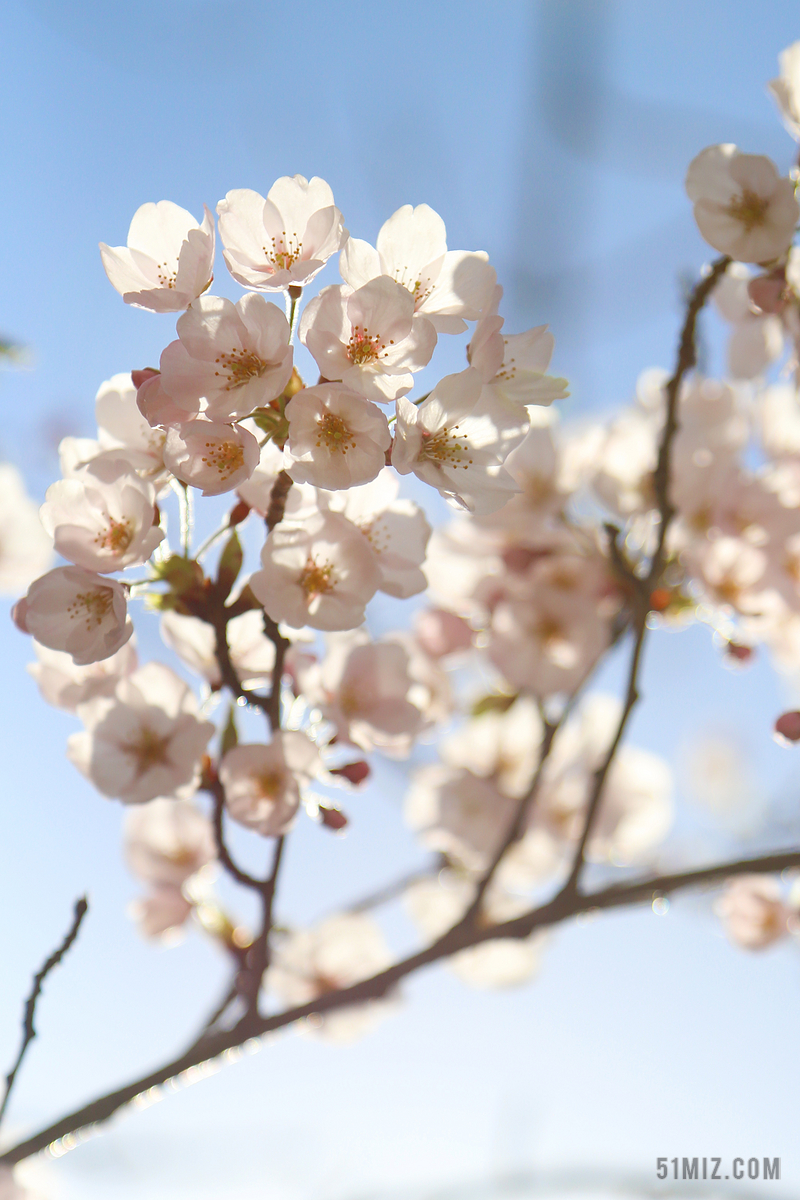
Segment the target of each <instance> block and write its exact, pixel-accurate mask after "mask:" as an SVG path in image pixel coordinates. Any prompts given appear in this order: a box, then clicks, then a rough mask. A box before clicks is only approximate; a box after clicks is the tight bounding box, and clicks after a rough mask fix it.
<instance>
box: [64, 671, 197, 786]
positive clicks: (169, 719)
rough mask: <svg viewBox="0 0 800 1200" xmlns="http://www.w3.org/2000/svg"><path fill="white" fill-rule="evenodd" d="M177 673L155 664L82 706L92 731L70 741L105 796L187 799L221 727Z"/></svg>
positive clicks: (73, 758) (71, 751) (70, 753)
mask: <svg viewBox="0 0 800 1200" xmlns="http://www.w3.org/2000/svg"><path fill="white" fill-rule="evenodd" d="M197 713H198V705H197V700H196V699H195V697H194V695H193V693H192V692H191V691H190V690H189V688H188V687H187V685H186V684H185V683H184V682H183V680H181V679H179V678H178V676H177V675H176V674H175V672H174V671H171V670H170V668H169V667H166V666H164V665H163V664H161V663H156V662H150V663H147V664H146V665H145V666H144V667H140V668H139V670H138V671H135V672H134V673H133V675H129V676H128V677H127V678H126V679H123V680H121V681H120V682H119V683H118V684H117V689H116V692H115V694H114V697H113V698H111V699H106V698H98V699H95V700H90V701H88V703H86V704H82V705H81V706H80V707H79V709H78V716H79V717H80V718H81V720H82V721H83V723H84V725H85V726H86V729H85V730H84V731H83V732H82V733H75V734H73V735H72V736H71V737H70V739H69V741H68V743H67V757H68V758H69V760H70V762H72V763H73V764H74V766H76V767H77V768H78V770H79V771H80V772H81V773H82V774H84V775H85V776H86V777H87V779H90V780H91V782H92V783H93V784H94V786H95V787H96V788H97V790H98V791H99V792H101V793H102V794H103V795H104V796H109V797H111V798H116V799H118V800H122V801H123V803H124V804H142V803H144V802H146V801H148V800H154V799H156V797H175V798H183V797H185V795H186V794H187V793H189V794H190V793H191V792H192V791H193V790H194V787H195V785H196V782H197V779H198V775H199V766H200V757H201V755H202V753H203V751H204V750H205V747H206V745H207V744H208V741H209V739H210V738H211V736H212V735H213V733H214V732H215V729H216V726H215V725H214V724H213V722H211V721H203V720H201V719H200V718H199V717H198V715H197Z"/></svg>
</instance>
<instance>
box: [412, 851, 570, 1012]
mask: <svg viewBox="0 0 800 1200" xmlns="http://www.w3.org/2000/svg"><path fill="white" fill-rule="evenodd" d="M474 894H475V887H474V884H472V883H471V882H470V880H469V879H468V878H465V877H464V876H459V875H457V874H456V873H455V872H454V871H442V872H440V873H439V876H438V878H437V879H421V880H419V881H418V882H417V883H415V884H412V886H411V887H409V888H408V889H407V890H406V893H405V896H404V900H405V903H406V907H407V908H408V911H409V913H410V914H411V917H412V919H413V920H414V922H415V924H416V925H417V926H418V927H419V929H420V930H421V931H422V933H424V934H425V936H426V938H427V939H428V940H429V941H433V940H434V939H436V938H438V937H441V936H442V934H444V933H446V932H447V930H448V929H452V927H453V926H454V925H455V924H457V922H458V920H459V918H461V917H463V915H464V913H465V912H466V910H467V908H468V907H469V905H470V903H471V901H472V899H473V897H474ZM529 907H530V905H529V903H528V901H527V900H526V899H525V898H524V897H523V896H512V895H510V894H509V893H507V892H502V891H500V889H498V888H497V887H496V886H495V887H493V888H490V889H489V891H488V892H487V894H486V896H485V897H484V900H483V904H482V907H481V912H480V914H479V916H478V924H479V926H481V927H483V928H486V927H488V926H491V925H493V924H497V923H499V922H501V921H509V920H513V918H514V917H518V916H521V915H522V913H524V912H526V911H527V910H528V909H529ZM545 944H546V938H545V936H544V935H543V934H541V933H534V934H532V935H531V936H530V937H527V938H496V939H494V940H493V941H491V942H484V943H483V944H482V945H478V946H471V947H470V948H469V949H467V950H461V951H460V952H459V953H458V954H454V955H453V957H452V958H451V959H449V960H448V965H449V967H450V969H451V970H452V971H453V973H454V974H455V975H457V976H458V977H459V978H460V979H462V980H463V981H464V983H467V984H470V985H471V986H472V987H479V988H490V987H515V986H518V985H519V984H521V983H525V982H526V981H527V980H529V979H531V978H532V977H533V976H534V975H536V974H537V972H538V970H539V967H540V966H541V958H542V950H543V948H544V946H545Z"/></svg>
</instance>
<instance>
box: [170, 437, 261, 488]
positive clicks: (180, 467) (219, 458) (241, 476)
mask: <svg viewBox="0 0 800 1200" xmlns="http://www.w3.org/2000/svg"><path fill="white" fill-rule="evenodd" d="M259 458H260V450H259V446H258V442H257V441H256V439H255V438H254V437H253V435H252V433H248V432H247V430H246V429H242V428H241V426H239V425H221V424H219V422H217V421H204V420H202V419H198V420H196V421H183V422H181V424H180V425H171V426H170V428H169V429H168V430H167V439H166V442H165V444H164V463H165V464H166V466H167V467H168V468H169V470H170V471H171V472H172V474H173V475H175V476H176V477H177V478H178V479H180V480H181V482H182V483H186V484H189V485H190V486H191V487H196V488H202V489H203V495H204V496H219V495H220V494H221V493H222V492H231V491H233V489H234V488H237V487H239V485H240V484H242V483H245V482H246V481H247V480H248V479H249V478H250V476H251V475H252V474H253V472H254V471H255V469H256V467H257V466H258V463H259Z"/></svg>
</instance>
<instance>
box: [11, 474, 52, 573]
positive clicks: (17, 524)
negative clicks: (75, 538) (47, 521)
mask: <svg viewBox="0 0 800 1200" xmlns="http://www.w3.org/2000/svg"><path fill="white" fill-rule="evenodd" d="M0 525H2V530H3V539H2V543H1V544H0V593H2V594H3V595H5V596H8V595H12V596H13V595H17V594H18V593H19V592H20V591H21V590H22V589H23V588H26V587H27V586H28V584H29V583H31V582H32V580H34V579H35V578H36V577H37V575H39V574H41V572H42V571H45V570H47V568H48V567H49V566H50V563H51V562H52V560H53V542H52V539H51V538H50V536H49V535H48V534H47V533H46V532H45V529H44V527H43V525H42V523H41V521H40V519H39V515H38V510H37V506H36V505H35V504H34V503H33V501H32V500H31V499H30V497H29V496H28V494H27V492H26V491H25V484H24V483H23V480H22V476H21V475H20V473H19V471H18V470H17V469H16V467H12V466H11V464H10V463H0Z"/></svg>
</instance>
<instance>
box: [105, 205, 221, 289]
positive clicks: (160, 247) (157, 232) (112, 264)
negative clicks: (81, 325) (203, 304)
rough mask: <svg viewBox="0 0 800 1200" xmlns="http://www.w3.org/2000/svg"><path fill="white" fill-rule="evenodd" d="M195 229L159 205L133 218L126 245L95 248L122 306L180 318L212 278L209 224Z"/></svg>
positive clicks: (176, 211) (208, 220)
mask: <svg viewBox="0 0 800 1200" xmlns="http://www.w3.org/2000/svg"><path fill="white" fill-rule="evenodd" d="M203 208H204V211H205V216H204V218H203V223H202V225H198V223H197V221H195V219H194V217H193V216H192V214H191V213H188V212H187V211H186V209H185V208H180V207H179V206H178V205H177V204H173V203H172V201H171V200H159V202H158V204H152V203H151V204H143V205H142V206H141V208H138V209H137V210H136V212H135V213H134V214H133V220H132V221H131V226H130V229H129V230H128V245H127V247H126V246H115V247H111V246H107V245H106V244H105V242H101V243H100V256H101V258H102V260H103V267H104V268H105V272H106V275H107V276H108V278H109V280H110V282H111V284H112V286H113V287H114V288H116V290H117V291H118V292H119V294H120V295H121V296H122V299H123V300H124V301H125V303H126V304H133V305H134V306H135V307H136V308H149V309H150V310H151V311H152V312H179V311H180V310H181V309H182V308H188V307H189V305H190V304H191V303H192V301H193V300H195V299H196V298H197V297H198V296H200V295H202V293H203V292H204V291H205V290H206V288H208V287H209V286H210V284H211V281H212V279H213V278H214V274H213V269H214V268H213V264H214V218H213V217H212V215H211V213H210V212H209V211H208V209H207V208H206V207H205V205H204V206H203Z"/></svg>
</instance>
